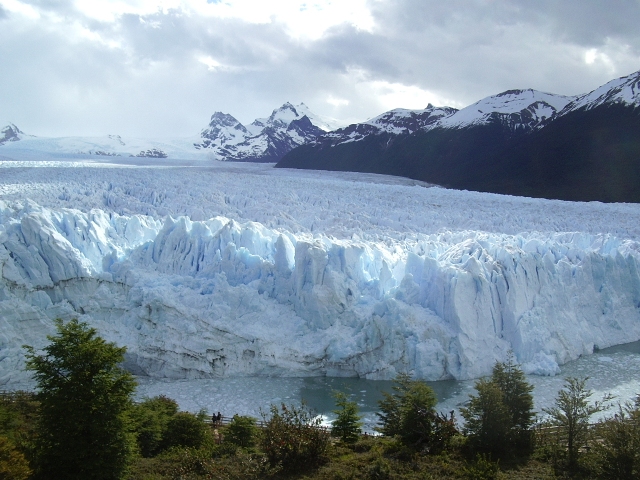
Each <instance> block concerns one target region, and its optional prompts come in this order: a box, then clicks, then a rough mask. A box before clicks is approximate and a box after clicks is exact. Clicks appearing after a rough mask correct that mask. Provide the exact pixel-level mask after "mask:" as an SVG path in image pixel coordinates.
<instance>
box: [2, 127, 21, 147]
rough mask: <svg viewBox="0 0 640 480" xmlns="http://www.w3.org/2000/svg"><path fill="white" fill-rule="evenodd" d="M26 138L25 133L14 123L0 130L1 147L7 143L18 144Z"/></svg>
mask: <svg viewBox="0 0 640 480" xmlns="http://www.w3.org/2000/svg"><path fill="white" fill-rule="evenodd" d="M24 137H25V134H24V132H22V131H20V129H19V128H18V127H16V126H15V125H14V124H13V123H10V124H8V125H7V126H5V127H3V128H2V129H1V130H0V145H4V144H5V143H7V142H17V141H18V140H21V139H22V138H24Z"/></svg>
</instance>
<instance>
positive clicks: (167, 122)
mask: <svg viewBox="0 0 640 480" xmlns="http://www.w3.org/2000/svg"><path fill="white" fill-rule="evenodd" d="M638 25H640V0H607V1H601V0H536V1H531V0H447V1H442V0H272V1H267V0H208V1H207V0H160V1H157V0H156V1H150V0H75V1H74V0H0V126H3V125H5V124H6V123H7V122H13V123H15V124H16V125H17V126H18V127H19V128H20V129H21V130H23V131H24V132H25V133H29V134H33V135H38V136H70V135H79V136H89V135H107V134H119V135H122V136H134V137H135V136H137V137H148V138H162V137H185V136H193V135H198V133H199V132H200V130H202V129H203V128H204V127H206V125H207V124H208V122H209V118H210V117H211V115H212V114H213V113H214V112H216V111H222V112H225V113H229V114H231V115H233V116H234V117H236V118H237V119H238V120H239V121H240V122H242V123H245V124H247V123H250V122H251V121H253V120H254V119H255V118H259V117H267V116H268V115H269V114H270V113H271V111H272V110H273V109H275V108H277V107H279V106H280V105H282V104H283V103H284V102H287V101H289V102H291V103H294V104H297V103H300V102H304V103H305V104H306V105H307V106H308V107H309V108H310V110H311V111H313V112H314V113H316V114H319V115H323V116H326V117H331V118H334V119H337V120H339V121H340V122H341V123H343V124H348V123H353V122H358V121H364V120H366V119H368V118H371V117H373V116H376V115H379V114H380V113H383V112H385V111H387V110H390V109H392V108H411V109H421V108H425V107H426V106H427V104H429V103H432V104H433V105H436V106H452V107H457V108H461V107H464V106H467V105H469V104H471V103H473V102H475V101H477V100H480V99H481V98H484V97H486V96H489V95H494V94H496V93H499V92H502V91H504V90H508V89H515V88H534V89H537V90H542V91H545V92H550V93H558V94H563V95H577V94H581V93H586V92H589V91H591V90H593V89H595V88H597V87H598V86H600V85H602V84H604V83H606V82H607V81H609V80H611V79H614V78H617V77H621V76H624V75H628V74H630V73H632V72H635V71H637V70H640V28H638Z"/></svg>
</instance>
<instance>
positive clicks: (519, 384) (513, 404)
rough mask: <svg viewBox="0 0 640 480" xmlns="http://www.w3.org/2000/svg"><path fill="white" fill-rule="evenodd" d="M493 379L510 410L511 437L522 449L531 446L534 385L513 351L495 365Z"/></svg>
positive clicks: (516, 445) (514, 443) (518, 447)
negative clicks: (526, 375) (528, 380)
mask: <svg viewBox="0 0 640 480" xmlns="http://www.w3.org/2000/svg"><path fill="white" fill-rule="evenodd" d="M491 381H492V382H494V383H495V384H496V385H497V386H498V388H499V389H500V391H501V392H502V401H503V403H504V405H505V407H506V408H507V411H508V412H509V439H510V441H511V442H512V444H513V445H514V446H515V447H516V448H517V449H520V450H528V449H529V448H530V447H531V426H532V425H533V421H534V418H535V413H534V411H533V395H532V394H531V392H533V385H531V384H530V383H529V382H527V381H526V379H525V376H524V372H523V371H522V369H521V368H520V366H519V365H518V364H517V363H515V357H514V355H513V352H512V351H509V353H508V354H507V360H506V361H505V362H497V363H496V364H495V365H494V367H493V372H492V374H491Z"/></svg>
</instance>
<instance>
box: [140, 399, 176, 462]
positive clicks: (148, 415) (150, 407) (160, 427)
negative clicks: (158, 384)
mask: <svg viewBox="0 0 640 480" xmlns="http://www.w3.org/2000/svg"><path fill="white" fill-rule="evenodd" d="M176 413H178V404H177V403H176V401H175V400H173V399H171V398H168V397H165V396H164V395H159V396H157V397H153V398H147V399H145V400H144V401H142V402H140V403H138V404H136V405H134V407H133V412H132V417H133V420H134V424H135V431H136V437H137V440H138V449H139V451H140V454H141V455H142V456H143V457H153V456H154V455H156V454H158V453H159V452H160V450H161V448H162V439H163V437H164V436H165V434H166V431H167V426H168V424H169V420H171V418H172V417H173V416H174V415H175V414H176Z"/></svg>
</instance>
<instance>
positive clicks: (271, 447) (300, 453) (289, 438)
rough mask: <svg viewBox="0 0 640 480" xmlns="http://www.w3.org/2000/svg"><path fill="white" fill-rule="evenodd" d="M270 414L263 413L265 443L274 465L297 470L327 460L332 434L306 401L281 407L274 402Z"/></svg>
mask: <svg viewBox="0 0 640 480" xmlns="http://www.w3.org/2000/svg"><path fill="white" fill-rule="evenodd" d="M270 414H271V416H270V417H269V418H266V414H264V413H263V418H264V421H265V427H264V428H263V430H262V435H261V447H262V450H263V451H264V452H265V454H266V456H267V459H268V461H269V464H270V466H271V467H272V468H279V469H281V470H282V471H284V472H287V473H297V472H302V471H305V470H308V469H310V468H313V467H316V466H318V465H320V464H321V463H324V462H325V461H326V459H327V450H328V448H329V434H328V432H327V431H326V430H325V429H323V428H321V426H320V419H319V418H317V417H315V416H314V415H313V414H312V413H311V412H310V411H309V410H308V409H307V408H306V406H305V405H304V404H303V405H302V406H300V407H296V406H294V405H290V406H286V405H284V404H282V406H281V407H280V408H278V407H276V406H275V405H272V406H271V408H270Z"/></svg>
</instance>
